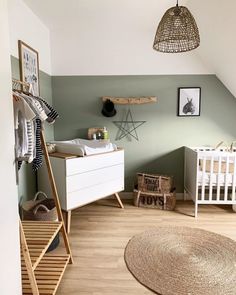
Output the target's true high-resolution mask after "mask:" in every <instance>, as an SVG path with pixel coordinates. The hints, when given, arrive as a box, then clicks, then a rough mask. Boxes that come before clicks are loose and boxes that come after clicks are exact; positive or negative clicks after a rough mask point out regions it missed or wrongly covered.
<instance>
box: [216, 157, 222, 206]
mask: <svg viewBox="0 0 236 295" xmlns="http://www.w3.org/2000/svg"><path fill="white" fill-rule="evenodd" d="M221 163H222V158H221V156H219V161H218V175H217V192H216V199H217V201H219V200H220V174H221Z"/></svg>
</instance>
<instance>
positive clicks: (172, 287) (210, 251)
mask: <svg viewBox="0 0 236 295" xmlns="http://www.w3.org/2000/svg"><path fill="white" fill-rule="evenodd" d="M125 262H126V265H127V267H128V269H129V271H130V272H131V273H132V274H133V276H134V277H135V278H136V279H137V280H138V281H139V282H140V283H141V284H143V285H144V286H146V287H147V288H149V289H151V290H152V291H154V292H155V293H157V294H161V295H236V242H235V241H233V240H231V239H229V238H227V237H224V236H221V235H218V234H215V233H213V232H209V231H205V230H202V229H198V228H190V227H159V228H155V229H151V230H149V231H146V232H144V233H142V234H139V235H137V236H134V237H133V238H132V239H131V240H130V241H129V243H128V245H127V246H126V249H125Z"/></svg>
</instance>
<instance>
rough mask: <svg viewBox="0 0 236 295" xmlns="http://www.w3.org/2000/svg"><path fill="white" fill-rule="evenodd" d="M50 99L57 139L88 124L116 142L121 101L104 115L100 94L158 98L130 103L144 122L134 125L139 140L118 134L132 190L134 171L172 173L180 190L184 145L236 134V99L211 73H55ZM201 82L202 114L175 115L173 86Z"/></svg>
mask: <svg viewBox="0 0 236 295" xmlns="http://www.w3.org/2000/svg"><path fill="white" fill-rule="evenodd" d="M52 86H53V103H54V105H55V107H56V109H57V111H58V112H59V114H60V118H59V119H58V120H57V122H56V124H55V128H54V134H55V139H56V140H66V139H72V138H76V137H86V134H87V128H89V127H93V126H107V127H108V130H109V134H110V138H111V140H112V141H114V142H115V136H116V133H117V128H116V127H115V126H114V124H113V122H112V121H114V120H121V119H122V116H123V115H124V112H125V111H126V110H127V107H125V106H116V109H117V115H116V116H115V117H113V118H106V117H104V116H102V114H101V109H102V103H101V97H102V96H104V95H106V96H109V95H110V96H143V95H145V96H148V95H155V96H157V97H158V102H157V103H156V104H149V105H139V106H131V110H132V113H133V117H134V119H135V120H145V121H147V122H146V123H145V124H144V125H142V126H141V127H140V128H138V129H137V132H138V136H139V141H135V140H133V139H132V140H127V139H126V138H125V139H122V140H120V141H116V143H117V144H118V145H119V146H121V147H124V149H125V167H126V169H125V170H126V190H128V191H130V190H132V187H133V181H134V177H135V173H136V172H142V171H143V172H150V173H154V172H155V173H164V174H170V175H173V176H174V179H175V184H176V186H177V191H178V192H183V163H184V156H183V146H185V145H187V146H198V145H206V144H209V145H215V144H216V143H218V142H219V141H221V140H226V141H232V140H234V139H235V138H236V128H235V126H236V99H235V98H234V97H233V96H232V95H231V93H230V92H229V91H228V90H227V89H226V88H225V87H224V85H223V84H222V83H221V82H220V81H219V80H218V79H217V78H216V76H214V75H186V76H185V75H178V76H168V75H166V76H96V77H95V76H55V77H53V78H52ZM184 86H185V87H186V86H200V87H201V88H202V107H201V116H200V117H191V118H183V117H177V116H176V113H177V88H178V87H184Z"/></svg>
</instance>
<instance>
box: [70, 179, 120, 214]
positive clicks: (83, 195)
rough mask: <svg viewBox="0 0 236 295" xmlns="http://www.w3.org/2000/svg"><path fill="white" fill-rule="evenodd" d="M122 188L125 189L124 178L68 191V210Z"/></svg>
mask: <svg viewBox="0 0 236 295" xmlns="http://www.w3.org/2000/svg"><path fill="white" fill-rule="evenodd" d="M122 190H124V179H121V178H120V179H114V180H110V181H107V182H106V183H102V184H98V185H94V186H91V187H88V188H84V189H81V190H79V191H75V192H71V193H68V194H67V209H66V210H72V209H74V208H77V207H80V206H84V205H86V204H89V203H91V202H93V201H96V200H99V199H101V198H104V197H108V196H110V195H112V194H114V193H115V192H120V191H122Z"/></svg>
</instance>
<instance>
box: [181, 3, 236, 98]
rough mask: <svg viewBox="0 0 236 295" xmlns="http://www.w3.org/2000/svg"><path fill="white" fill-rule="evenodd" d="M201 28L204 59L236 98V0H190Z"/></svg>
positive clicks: (201, 53)
mask: <svg viewBox="0 0 236 295" xmlns="http://www.w3.org/2000/svg"><path fill="white" fill-rule="evenodd" d="M186 5H187V6H188V7H189V8H190V10H191V11H192V12H193V14H194V16H195V17H196V19H197V21H198V25H199V28H200V31H201V46H200V48H199V50H198V54H199V56H200V58H201V59H202V60H203V61H204V63H206V64H207V65H208V66H209V67H210V68H211V69H212V70H213V72H214V73H215V74H216V75H217V77H218V78H219V79H220V80H221V81H222V82H223V83H224V84H225V86H226V87H227V88H228V89H229V90H230V91H231V93H232V94H233V95H234V96H235V97H236V33H235V31H236V17H235V11H236V1H235V0H227V1H224V2H223V1H220V0H207V1H206V0H198V1H196V0H189V1H188V2H187V3H186Z"/></svg>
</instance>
